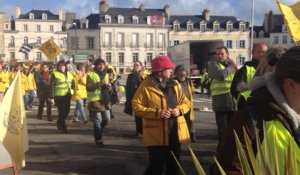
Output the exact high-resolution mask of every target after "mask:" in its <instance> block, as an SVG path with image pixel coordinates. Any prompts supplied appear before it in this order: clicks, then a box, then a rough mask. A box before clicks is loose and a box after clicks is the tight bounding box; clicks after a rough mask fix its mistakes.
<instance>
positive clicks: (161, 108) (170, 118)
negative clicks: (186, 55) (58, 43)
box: [0, 43, 300, 175]
mask: <svg viewBox="0 0 300 175" xmlns="http://www.w3.org/2000/svg"><path fill="white" fill-rule="evenodd" d="M299 55H300V47H299V46H297V47H294V48H291V49H288V50H286V49H284V48H279V47H277V48H271V49H268V47H267V46H266V45H265V44H264V43H258V44H255V45H254V47H253V50H252V60H251V61H249V62H246V63H245V64H244V66H242V67H241V68H238V66H237V65H236V63H235V61H234V60H233V59H230V55H229V52H228V49H227V48H226V47H219V48H217V50H216V54H214V55H212V56H211V58H209V61H208V64H207V67H206V68H205V71H203V73H202V76H203V79H206V80H207V81H208V80H209V93H210V94H211V96H212V107H213V111H214V112H215V119H216V124H217V133H218V138H219V140H218V147H217V154H216V157H217V159H218V161H219V162H220V164H221V166H222V167H223V168H224V170H225V171H226V172H227V173H228V174H239V173H241V171H242V168H241V164H240V163H239V159H238V154H237V151H236V145H235V141H234V134H233V133H234V130H235V131H236V132H237V134H238V135H239V137H240V138H243V137H244V135H243V128H245V129H246V131H247V133H248V134H249V136H250V139H251V141H253V144H252V145H253V146H254V145H255V143H254V142H255V137H256V135H255V130H256V129H258V130H259V131H260V132H262V131H263V129H262V127H263V123H264V122H265V123H266V127H267V135H269V137H268V139H271V140H272V139H274V138H281V139H279V141H280V144H281V145H282V146H281V147H280V148H278V149H279V150H278V151H279V152H280V155H284V152H285V151H286V150H287V145H288V143H293V144H295V145H297V147H296V149H297V151H300V150H299V148H300V137H299V135H300V123H299V121H300V117H299V113H300V76H299V75H300V67H299V65H300V57H299ZM66 64H67V63H66V62H65V61H63V60H61V61H59V62H58V63H57V64H56V68H52V69H51V70H49V68H48V66H49V65H48V64H47V63H43V64H41V65H40V66H39V65H31V66H27V65H24V66H23V68H22V69H23V71H22V78H21V80H22V93H23V95H24V103H25V107H26V109H28V108H31V107H32V102H33V99H34V98H35V97H38V99H39V106H38V113H37V118H38V119H42V116H43V108H44V105H45V103H46V107H47V112H46V113H47V119H48V120H49V121H52V120H53V118H52V115H51V107H52V106H53V105H55V106H56V107H57V109H58V119H57V128H58V130H60V131H61V132H62V133H67V132H68V130H67V125H66V123H65V120H66V118H67V116H68V115H69V112H70V102H71V100H72V99H73V100H75V101H76V107H75V112H74V115H73V122H75V123H77V122H79V118H81V119H82V122H83V123H84V124H86V123H87V122H88V116H89V118H90V119H91V120H92V121H93V131H94V139H95V144H96V146H98V147H103V146H104V143H103V138H102V134H103V129H104V128H105V127H106V126H107V124H108V122H109V121H110V119H111V118H112V117H113V115H112V111H111V105H112V104H116V103H118V97H117V90H118V88H117V84H118V83H117V75H116V71H115V69H114V68H113V67H112V66H110V65H108V64H107V63H106V62H105V61H104V60H103V59H101V58H98V59H96V60H95V61H94V63H93V64H92V65H88V66H87V65H84V64H78V65H76V69H75V70H76V71H74V72H70V71H68V70H67V68H66V66H67V65H66ZM20 68H21V67H20V66H19V65H18V64H16V65H15V66H13V68H12V70H11V71H10V72H9V73H7V72H5V71H4V69H3V64H0V101H1V100H2V98H3V96H4V93H5V90H6V89H7V87H8V86H9V83H10V82H11V81H12V80H13V78H14V77H15V76H16V73H17V71H18V70H20ZM174 68H175V69H174ZM173 69H174V73H173ZM206 70H207V72H206ZM188 74H189V71H188V70H186V69H185V67H184V66H182V65H177V66H176V65H174V64H173V62H172V61H171V59H170V58H169V57H167V56H157V57H155V58H154V59H153V60H152V61H151V72H150V71H149V70H146V69H144V68H143V64H142V63H141V62H140V61H135V62H134V64H133V69H132V72H131V73H130V74H129V75H128V78H127V82H126V85H125V87H126V102H125V105H124V113H127V114H129V115H130V116H134V119H135V124H136V136H142V138H143V143H144V146H145V147H147V149H148V153H149V165H148V167H147V169H146V171H145V173H144V174H145V175H160V174H167V175H177V174H179V167H178V166H177V163H176V161H175V159H174V157H173V155H172V154H171V152H173V153H174V155H175V157H176V158H177V159H178V160H180V154H181V144H182V143H185V142H196V132H195V131H196V129H195V124H194V123H195V118H197V117H201V116H195V113H194V109H193V94H194V92H195V88H194V85H193V82H192V81H191V80H190V79H189V78H188V77H189V75H188ZM35 92H37V93H35ZM85 107H87V109H88V111H89V115H87V113H86V112H85ZM259 136H261V137H262V138H261V139H262V140H263V139H264V138H263V134H261V133H260V134H259ZM241 141H242V144H244V145H245V143H244V140H243V139H241ZM269 143H271V144H272V143H274V141H272V142H271V141H270V142H269ZM245 147H246V146H244V148H245ZM254 150H256V149H254ZM272 156H275V155H272ZM297 156H298V155H297ZM280 161H284V159H281V158H280ZM282 164H284V163H283V162H282ZM298 167H300V164H299V163H298ZM284 169H285V167H280V171H281V172H283V171H284ZM212 173H213V174H220V172H219V170H218V168H217V166H215V167H213V168H212Z"/></svg>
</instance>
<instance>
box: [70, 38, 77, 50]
mask: <svg viewBox="0 0 300 175" xmlns="http://www.w3.org/2000/svg"><path fill="white" fill-rule="evenodd" d="M78 44H79V38H78V37H75V36H71V41H70V48H71V49H78V47H79V45H78Z"/></svg>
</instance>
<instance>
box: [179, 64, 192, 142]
mask: <svg viewBox="0 0 300 175" xmlns="http://www.w3.org/2000/svg"><path fill="white" fill-rule="evenodd" d="M187 74H188V72H187V70H186V69H185V68H184V66H183V65H178V66H177V67H176V68H175V71H174V75H175V77H174V79H175V80H177V81H178V82H179V83H180V85H181V87H182V89H183V92H184V94H185V96H186V97H187V98H188V99H189V100H190V102H191V110H190V111H189V112H188V113H186V114H184V118H185V120H186V122H187V125H188V127H189V132H190V137H191V142H193V143H196V134H195V133H196V129H195V124H194V123H195V112H194V103H193V94H194V92H195V87H194V85H193V82H192V81H191V80H189V79H188V77H187Z"/></svg>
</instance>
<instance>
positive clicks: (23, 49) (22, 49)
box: [19, 44, 33, 54]
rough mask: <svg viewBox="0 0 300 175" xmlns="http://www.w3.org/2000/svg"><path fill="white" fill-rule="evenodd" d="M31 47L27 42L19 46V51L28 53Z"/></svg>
mask: <svg viewBox="0 0 300 175" xmlns="http://www.w3.org/2000/svg"><path fill="white" fill-rule="evenodd" d="M32 49H33V47H32V46H31V45H29V44H23V46H22V47H21V48H20V50H19V52H23V53H24V54H28V53H29V52H30V51H31V50H32Z"/></svg>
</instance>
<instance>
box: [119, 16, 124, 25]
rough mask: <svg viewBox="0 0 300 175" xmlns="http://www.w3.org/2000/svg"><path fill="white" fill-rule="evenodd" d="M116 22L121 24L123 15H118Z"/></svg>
mask: <svg viewBox="0 0 300 175" xmlns="http://www.w3.org/2000/svg"><path fill="white" fill-rule="evenodd" d="M118 23H119V24H123V23H124V17H123V16H121V15H119V16H118Z"/></svg>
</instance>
